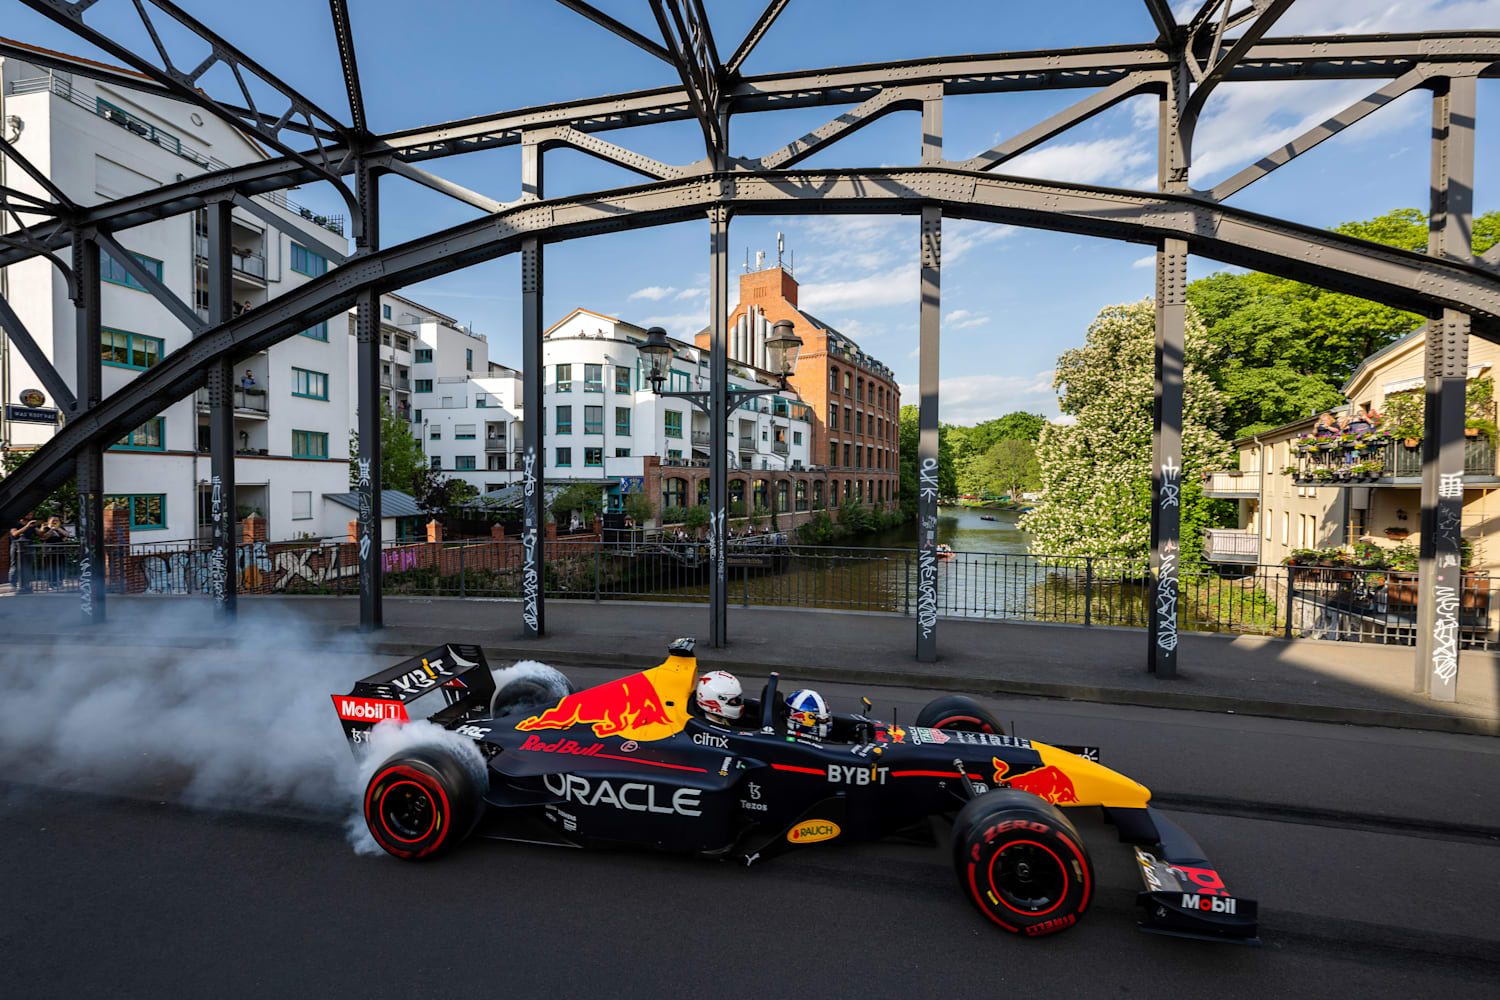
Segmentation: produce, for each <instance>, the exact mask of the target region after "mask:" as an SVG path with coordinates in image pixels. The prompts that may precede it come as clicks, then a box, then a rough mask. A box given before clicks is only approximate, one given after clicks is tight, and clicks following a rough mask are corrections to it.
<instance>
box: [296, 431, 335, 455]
mask: <svg viewBox="0 0 1500 1000" xmlns="http://www.w3.org/2000/svg"><path fill="white" fill-rule="evenodd" d="M292 457H293V458H327V457H328V435H327V434H325V433H323V432H322V431H292Z"/></svg>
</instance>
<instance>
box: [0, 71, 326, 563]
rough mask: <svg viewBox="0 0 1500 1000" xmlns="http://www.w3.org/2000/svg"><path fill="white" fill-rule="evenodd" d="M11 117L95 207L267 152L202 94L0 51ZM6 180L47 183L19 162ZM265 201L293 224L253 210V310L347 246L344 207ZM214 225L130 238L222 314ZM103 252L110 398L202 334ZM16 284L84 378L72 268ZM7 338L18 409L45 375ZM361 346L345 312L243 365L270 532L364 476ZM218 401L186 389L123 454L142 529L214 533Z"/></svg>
mask: <svg viewBox="0 0 1500 1000" xmlns="http://www.w3.org/2000/svg"><path fill="white" fill-rule="evenodd" d="M120 72H121V73H122V74H124V75H134V74H130V73H128V71H125V70H121V71H120ZM0 123H3V127H4V129H5V134H6V138H7V139H13V141H14V145H15V146H16V148H17V150H18V151H19V152H20V153H21V154H22V155H23V156H25V157H26V158H27V159H29V160H30V161H31V162H32V163H33V164H34V165H35V166H36V167H37V168H38V169H39V170H41V171H42V172H43V173H45V174H46V175H47V176H48V177H49V178H50V179H51V180H52V181H53V182H54V183H56V184H57V185H58V186H59V187H60V188H61V189H62V190H63V191H64V192H65V193H66V194H67V195H68V196H69V197H70V198H72V199H73V200H74V201H77V202H79V203H80V204H84V205H89V204H97V203H99V202H102V201H107V200H110V199H114V198H119V197H122V196H125V195H130V194H134V193H137V192H140V191H144V190H149V189H150V188H152V187H155V186H159V185H162V184H166V183H171V182H173V181H178V180H181V179H183V178H185V177H192V176H195V175H198V174H201V173H204V172H207V171H209V170H213V169H219V168H222V167H224V166H227V165H230V164H237V163H247V162H252V161H255V160H259V159H264V158H265V157H266V156H267V153H266V151H265V150H263V149H262V148H261V147H259V146H258V145H257V144H256V143H254V142H253V141H251V140H250V139H249V138H247V137H246V136H245V135H244V134H242V133H240V132H239V131H237V130H235V129H234V128H232V127H230V126H228V125H227V124H225V123H223V122H221V121H219V120H218V119H216V118H214V117H213V116H211V115H206V114H203V113H201V112H199V111H197V110H196V109H194V108H192V107H191V106H189V105H185V104H180V103H177V102H174V101H169V100H165V99H163V98H160V97H156V96H153V95H150V94H146V93H141V92H138V91H134V90H131V89H129V88H128V87H124V86H118V85H114V84H107V83H103V82H96V81H94V80H90V79H86V78H84V77H80V76H73V75H71V74H67V73H63V72H58V71H52V70H47V69H43V68H40V67H37V66H35V65H33V64H30V63H27V62H24V61H21V60H18V59H0ZM0 180H3V181H4V183H6V184H9V185H10V186H12V187H16V188H20V189H22V190H27V191H32V192H34V193H38V194H44V192H41V191H40V190H39V188H38V187H37V186H36V185H35V183H34V182H33V181H32V180H31V178H29V177H28V176H26V175H25V174H24V173H23V172H21V171H20V170H18V169H15V168H14V167H13V166H12V167H8V168H6V172H5V173H4V175H3V177H0ZM257 198H258V201H259V202H260V203H261V204H263V205H264V206H265V207H266V208H267V209H269V210H270V211H271V212H272V213H273V215H274V216H275V217H276V218H277V219H278V220H280V224H279V225H277V226H274V227H272V226H267V225H266V224H265V223H264V222H263V221H261V220H260V219H259V218H257V217H255V216H252V215H249V214H247V213H244V212H242V211H240V210H238V209H236V210H235V215H234V230H233V235H232V244H233V247H234V250H235V254H234V258H233V276H234V284H233V299H234V301H235V304H236V306H237V307H241V308H252V309H253V308H255V307H256V306H258V305H260V304H262V303H264V302H265V301H266V300H267V299H269V298H271V297H273V296H276V295H280V294H283V293H285V292H286V291H288V290H290V289H292V288H295V287H297V286H298V285H300V284H302V283H304V282H306V281H310V280H312V279H313V278H315V277H317V276H319V275H321V274H323V273H324V272H325V271H326V270H327V269H328V267H330V266H331V262H330V261H329V260H327V259H326V258H325V256H324V255H322V254H319V253H317V252H316V251H315V250H314V249H313V246H314V245H315V244H316V243H318V242H321V243H323V244H327V245H332V246H334V247H339V248H342V247H345V246H347V242H346V241H345V240H344V239H343V236H342V228H343V227H342V221H341V220H340V219H339V218H336V217H335V218H331V219H330V218H323V217H320V216H317V215H315V214H314V213H312V212H310V211H307V210H305V209H302V208H300V206H298V205H296V204H295V203H294V202H292V201H290V200H288V199H287V198H286V197H285V196H284V195H282V194H280V193H279V192H273V193H271V194H268V195H261V196H257ZM8 221H10V223H11V224H12V225H13V220H8ZM205 229H206V219H205V218H204V216H203V214H202V213H189V214H184V215H180V216H175V217H172V218H169V219H164V220H161V221H159V222H153V223H149V224H147V225H143V226H138V227H135V228H132V229H128V230H124V231H122V232H120V233H119V234H117V237H116V238H117V239H118V241H119V242H120V244H121V245H122V246H123V247H124V248H125V249H126V250H128V251H130V252H131V253H133V254H134V255H136V256H137V257H138V258H139V259H140V260H141V262H142V263H143V264H144V265H145V266H146V267H147V268H148V269H150V270H152V271H153V272H155V273H156V274H157V275H159V276H160V278H161V280H162V282H163V283H164V284H165V285H166V286H167V287H168V288H169V289H171V290H172V292H174V293H175V294H176V295H177V296H178V298H180V299H181V300H182V301H184V302H187V303H192V304H193V305H194V306H195V307H196V308H198V310H199V314H200V315H201V316H203V317H205V318H206V317H207V311H206V302H207V300H206V280H207V271H206V264H205V262H204V260H203V255H204V254H205V253H206V239H205V236H204V234H205ZM101 257H102V261H101V263H102V272H103V276H104V280H103V283H102V294H101V314H102V325H103V327H104V335H103V336H104V358H103V363H104V373H103V374H104V391H105V392H106V393H109V392H113V391H115V390H117V389H119V388H120V387H122V386H124V385H125V384H126V383H128V382H129V381H130V380H131V379H133V378H134V377H135V376H136V375H137V374H138V373H139V372H141V371H144V370H146V369H148V368H150V367H152V366H153V365H155V364H156V363H158V362H159V361H160V360H161V359H162V358H163V357H164V356H166V355H167V354H169V353H171V352H172V351H175V350H177V349H178V348H180V347H182V346H183V345H184V344H186V343H187V341H188V340H189V339H190V338H191V336H192V335H191V333H190V332H189V331H188V330H187V329H186V328H185V327H183V326H182V324H180V323H179V322H178V321H177V320H176V319H174V318H173V317H172V315H171V314H170V313H169V312H168V311H167V309H166V308H165V307H163V306H162V305H161V304H160V303H158V302H157V301H156V300H155V299H154V298H153V297H152V296H151V294H150V293H148V292H147V291H145V290H144V289H143V288H142V287H141V286H140V285H139V284H138V283H137V282H135V280H134V279H132V278H131V277H129V275H128V274H127V273H126V272H125V270H124V269H123V268H122V267H120V266H119V265H118V264H116V263H115V262H114V261H112V260H110V259H109V257H108V255H107V254H101ZM4 282H5V287H4V288H3V289H0V293H3V294H5V296H6V298H7V300H8V301H9V302H10V304H11V305H12V307H13V308H14V309H15V310H16V312H17V314H18V315H19V316H20V318H21V320H22V322H23V323H25V325H26V327H27V328H28V329H29V330H30V331H31V333H32V336H33V337H34V338H35V339H36V340H37V341H38V342H39V346H40V347H41V348H42V349H43V350H44V351H46V352H47V354H48V355H49V356H50V357H51V358H52V360H53V364H54V365H55V367H56V368H57V369H58V371H59V372H60V373H61V375H62V376H63V378H64V379H65V380H67V381H68V382H69V383H70V385H71V384H72V382H73V380H74V378H75V373H76V362H75V353H76V352H75V346H76V344H75V337H74V324H75V318H74V316H75V310H74V308H73V305H72V303H71V302H70V301H69V299H68V297H67V290H66V287H65V284H64V281H63V279H62V276H61V274H60V273H59V272H58V271H57V270H56V269H55V268H54V267H52V266H51V265H50V264H49V263H48V262H47V261H45V260H40V259H32V260H29V261H26V262H24V263H21V264H17V265H14V266H11V267H9V268H6V269H5V275H4ZM0 351H3V356H0V396H3V399H4V402H5V403H7V404H14V403H17V402H20V396H21V394H22V393H24V392H26V390H29V389H37V388H40V383H39V381H38V380H37V379H36V377H35V375H34V374H33V373H32V372H31V371H30V369H29V368H28V367H27V365H26V364H25V362H24V361H23V360H22V359H21V357H20V356H19V354H18V353H17V352H16V351H15V350H14V348H13V347H12V346H11V345H9V343H5V344H4V345H3V346H0ZM346 352H347V347H346V345H345V344H344V343H342V342H341V338H338V337H335V338H333V339H332V340H330V338H329V336H328V325H327V324H326V323H320V324H318V325H317V326H316V327H314V328H312V329H310V330H307V331H305V333H304V334H303V335H301V336H295V337H292V338H290V339H288V340H286V341H284V342H282V343H280V344H277V345H276V346H274V347H272V348H271V349H270V350H269V351H263V352H260V353H258V354H256V355H254V356H253V357H251V358H250V359H249V360H247V361H245V362H242V363H241V364H240V365H238V371H237V373H236V383H237V384H238V383H239V382H240V381H241V380H244V381H245V382H246V385H245V387H244V388H239V387H238V386H237V388H236V389H235V393H234V402H235V434H236V439H237V445H238V449H237V450H238V455H239V457H238V459H237V461H236V468H235V475H236V479H237V496H236V500H237V504H238V506H239V508H240V509H241V510H242V511H249V510H258V511H259V512H260V513H261V514H262V515H263V516H265V517H266V518H267V522H268V523H267V535H268V537H269V538H272V539H281V538H294V537H297V536H298V535H299V534H316V533H317V530H318V528H317V526H318V525H319V524H320V522H321V518H320V516H319V514H320V511H319V509H318V508H319V506H320V505H321V498H322V496H323V494H325V493H334V492H343V491H346V490H347V489H348V471H347V466H346V461H347V458H348V431H347V417H348V414H349V410H350V405H351V404H350V401H349V392H348V389H349V385H350V382H349V379H348V377H347V359H346ZM28 395H29V394H28ZM206 403H207V399H206V395H205V394H204V393H201V392H200V393H199V394H198V395H197V396H196V398H189V399H184V400H181V401H179V402H178V403H175V404H173V405H171V406H169V407H167V408H166V409H165V410H163V411H162V413H161V414H160V415H158V416H157V417H154V418H153V419H151V420H149V421H147V422H146V423H145V424H144V425H143V426H142V427H140V428H138V429H137V430H136V431H134V432H132V433H131V434H130V435H128V436H127V437H126V438H125V439H124V440H122V441H121V443H120V444H119V445H118V446H116V447H114V448H111V449H110V450H109V451H108V452H107V453H106V456H105V462H104V481H105V489H106V491H107V494H108V495H109V496H110V497H111V498H112V499H114V501H115V502H116V503H117V504H123V505H125V506H127V507H128V509H129V510H130V511H131V530H132V534H133V535H134V536H135V537H136V539H137V540H139V541H146V540H148V539H151V540H154V539H157V538H159V539H161V540H177V539H189V538H195V537H198V536H199V535H200V528H201V527H202V525H203V524H204V522H205V521H206V519H207V499H206V498H207V490H208V470H209V460H208V454H207V443H208V437H207V434H208V413H207V407H206ZM46 405H47V406H52V405H54V401H52V400H47V403H46ZM53 430H54V428H53V426H52V425H49V424H40V423H22V422H13V421H10V420H5V421H4V422H3V423H0V441H3V445H4V447H7V448H15V447H20V448H28V447H35V446H37V445H40V444H42V443H43V442H45V441H46V440H47V439H48V438H49V437H50V436H51V434H52V433H53Z"/></svg>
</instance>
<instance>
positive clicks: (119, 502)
mask: <svg viewBox="0 0 1500 1000" xmlns="http://www.w3.org/2000/svg"><path fill="white" fill-rule="evenodd" d="M104 506H106V507H117V508H120V509H123V510H128V511H130V527H131V530H141V531H153V530H155V529H158V528H165V527H166V526H167V495H166V494H165V493H113V494H109V495H107V496H105V498H104Z"/></svg>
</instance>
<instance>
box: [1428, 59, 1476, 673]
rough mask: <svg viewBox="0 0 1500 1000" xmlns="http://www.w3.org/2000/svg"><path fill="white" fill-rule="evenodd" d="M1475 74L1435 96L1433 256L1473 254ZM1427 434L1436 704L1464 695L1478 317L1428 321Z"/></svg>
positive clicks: (1452, 314)
mask: <svg viewBox="0 0 1500 1000" xmlns="http://www.w3.org/2000/svg"><path fill="white" fill-rule="evenodd" d="M1475 90H1476V87H1475V78H1474V77H1472V76H1463V77H1453V78H1451V79H1448V80H1445V81H1439V82H1438V83H1437V85H1436V86H1435V88H1434V90H1433V97H1432V183H1431V196H1432V204H1431V209H1430V213H1429V216H1428V228H1427V252H1428V253H1429V254H1431V255H1433V256H1437V257H1446V258H1448V259H1449V260H1453V261H1457V262H1462V263H1468V262H1469V261H1470V260H1472V250H1473V214H1474V115H1475V110H1476V108H1475ZM1424 346H1425V353H1426V366H1425V367H1426V390H1427V392H1426V410H1425V421H1424V427H1423V435H1422V520H1421V526H1422V544H1421V550H1420V555H1421V559H1420V563H1419V565H1418V577H1417V662H1416V670H1415V676H1414V677H1413V682H1414V683H1413V686H1414V688H1415V689H1416V691H1417V692H1419V693H1428V694H1430V695H1431V696H1432V698H1433V699H1434V700H1437V701H1456V700H1457V698H1458V650H1459V609H1460V607H1461V606H1462V603H1463V574H1462V567H1461V563H1462V561H1463V560H1462V545H1463V530H1462V526H1463V506H1464V436H1463V430H1464V419H1465V399H1464V397H1465V390H1466V389H1467V386H1468V368H1469V317H1468V315H1466V314H1464V313H1461V312H1458V311H1456V310H1453V309H1445V310H1443V315H1442V318H1441V319H1439V320H1432V321H1429V322H1428V324H1427V334H1426V340H1425V344H1424Z"/></svg>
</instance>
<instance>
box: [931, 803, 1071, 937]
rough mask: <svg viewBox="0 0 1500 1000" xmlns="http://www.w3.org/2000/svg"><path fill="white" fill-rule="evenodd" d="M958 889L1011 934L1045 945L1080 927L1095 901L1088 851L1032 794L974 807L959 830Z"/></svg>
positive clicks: (956, 833)
mask: <svg viewBox="0 0 1500 1000" xmlns="http://www.w3.org/2000/svg"><path fill="white" fill-rule="evenodd" d="M953 867H954V870H955V871H956V872H957V874H958V884H959V886H960V887H961V888H962V889H963V892H964V894H965V895H967V896H968V897H969V898H970V899H971V900H973V901H974V905H975V906H977V907H979V910H980V912H981V913H983V914H984V915H985V916H987V917H989V918H990V919H991V920H993V921H994V922H995V923H997V924H999V925H1000V926H1001V927H1003V928H1004V929H1005V930H1007V931H1010V932H1011V933H1012V934H1024V935H1027V936H1029V937H1039V936H1041V935H1043V934H1055V933H1057V932H1058V931H1061V930H1066V929H1067V928H1069V927H1071V926H1073V925H1074V924H1076V923H1077V922H1078V918H1079V917H1081V916H1083V912H1084V910H1086V909H1088V905H1089V898H1090V897H1091V896H1092V895H1093V885H1094V868H1093V864H1092V863H1091V862H1090V861H1089V855H1088V850H1087V849H1086V848H1085V847H1084V846H1083V841H1082V840H1081V839H1080V838H1079V836H1078V831H1077V830H1075V829H1074V828H1073V824H1072V823H1069V822H1068V820H1067V818H1066V817H1064V816H1063V814H1062V812H1061V811H1060V810H1059V809H1058V808H1057V807H1056V806H1054V805H1051V804H1050V803H1047V802H1045V801H1043V800H1042V799H1040V798H1038V797H1037V796H1035V795H1032V794H1031V793H1030V792H1023V791H1020V790H1019V789H1013V788H1001V789H996V790H995V791H992V792H986V793H985V794H983V795H980V796H978V797H977V798H974V799H971V800H970V801H969V803H968V804H967V805H965V806H964V807H963V809H962V810H961V811H960V812H959V814H958V818H957V819H956V820H955V821H954V824H953Z"/></svg>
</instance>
